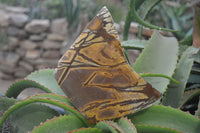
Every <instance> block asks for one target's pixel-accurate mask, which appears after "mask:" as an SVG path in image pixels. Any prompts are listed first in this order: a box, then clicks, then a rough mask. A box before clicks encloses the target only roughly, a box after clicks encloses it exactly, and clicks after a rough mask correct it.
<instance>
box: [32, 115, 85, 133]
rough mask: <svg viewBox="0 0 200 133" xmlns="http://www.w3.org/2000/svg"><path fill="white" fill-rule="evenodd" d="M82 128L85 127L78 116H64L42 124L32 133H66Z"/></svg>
mask: <svg viewBox="0 0 200 133" xmlns="http://www.w3.org/2000/svg"><path fill="white" fill-rule="evenodd" d="M82 127H85V125H84V124H83V123H82V121H81V120H80V119H78V118H77V117H76V116H73V115H64V116H60V117H55V118H53V119H51V120H47V121H46V122H44V123H41V124H40V125H39V126H37V127H35V128H34V129H33V130H32V132H31V133H66V132H69V131H72V130H75V129H79V128H82Z"/></svg>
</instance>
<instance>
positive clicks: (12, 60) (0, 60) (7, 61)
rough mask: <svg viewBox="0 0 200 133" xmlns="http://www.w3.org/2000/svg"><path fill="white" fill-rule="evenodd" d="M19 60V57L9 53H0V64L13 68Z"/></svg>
mask: <svg viewBox="0 0 200 133" xmlns="http://www.w3.org/2000/svg"><path fill="white" fill-rule="evenodd" d="M19 59H20V56H19V55H18V54H16V53H11V52H0V64H1V66H2V65H8V66H11V67H14V66H15V65H16V64H17V63H18V61H19Z"/></svg>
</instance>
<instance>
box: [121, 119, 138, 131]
mask: <svg viewBox="0 0 200 133" xmlns="http://www.w3.org/2000/svg"><path fill="white" fill-rule="evenodd" d="M117 123H118V125H119V126H120V127H121V128H122V130H123V132H124V133H137V130H136V128H135V126H134V125H133V123H132V122H131V120H129V119H127V118H124V117H122V118H120V119H119V120H118V122H117Z"/></svg>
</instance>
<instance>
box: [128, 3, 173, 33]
mask: <svg viewBox="0 0 200 133" xmlns="http://www.w3.org/2000/svg"><path fill="white" fill-rule="evenodd" d="M135 3H136V0H131V2H130V4H132V5H133V6H132V9H131V10H132V11H131V13H132V18H133V19H134V20H135V21H136V22H138V23H139V24H141V25H143V26H145V27H148V28H150V29H157V30H163V31H170V32H177V31H175V30H171V29H167V28H161V27H159V26H156V25H152V24H149V23H146V22H145V21H144V20H143V19H142V18H141V17H139V15H138V14H137V12H136V9H135Z"/></svg>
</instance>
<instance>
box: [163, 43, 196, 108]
mask: <svg viewBox="0 0 200 133" xmlns="http://www.w3.org/2000/svg"><path fill="white" fill-rule="evenodd" d="M197 51H198V49H197V48H194V47H189V48H187V49H186V51H185V52H184V53H183V54H182V56H181V58H180V60H179V63H178V64H177V67H176V70H175V73H174V75H173V77H174V78H175V79H176V80H178V81H179V82H181V84H180V85H178V84H175V83H172V82H171V83H170V84H169V85H168V89H167V92H166V93H165V96H164V97H163V101H162V104H163V105H170V106H172V107H175V108H178V107H179V106H180V101H181V98H182V96H183V93H184V89H185V85H186V83H187V80H188V77H189V75H190V70H191V68H192V64H193V61H194V58H192V56H193V55H194V54H195V53H197Z"/></svg>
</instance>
